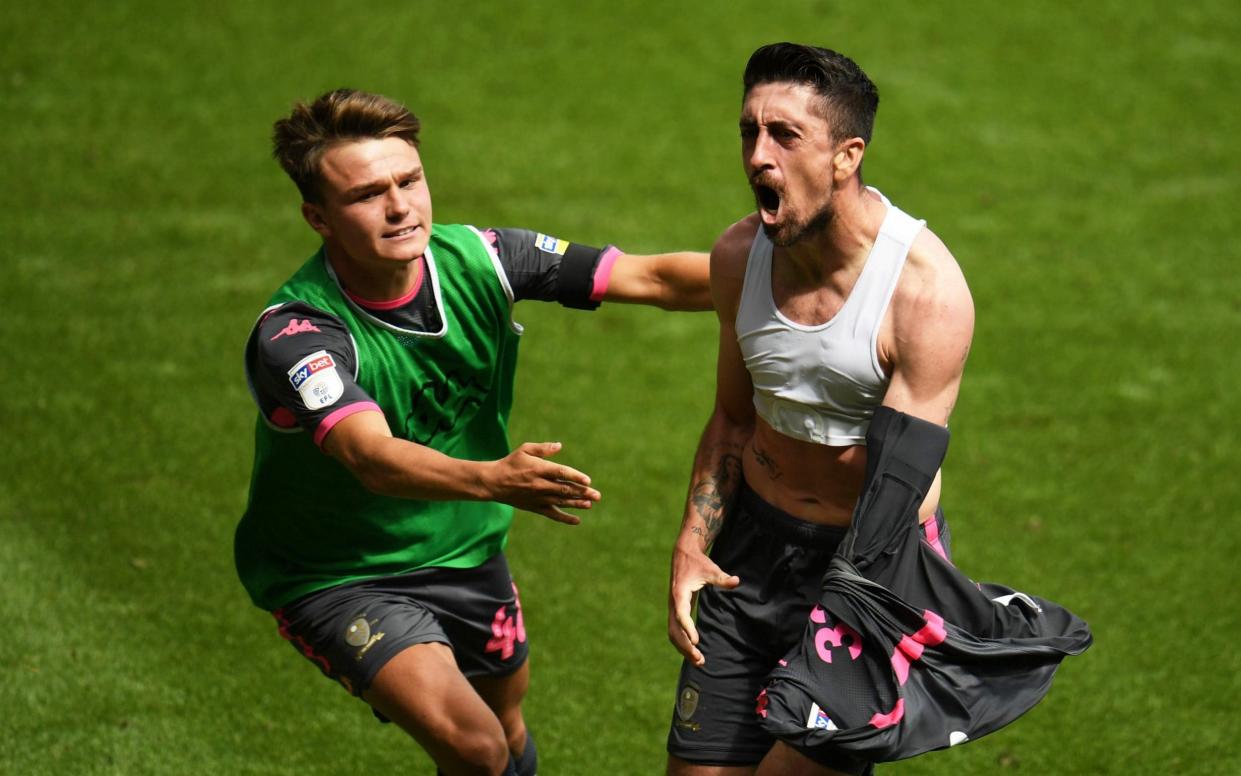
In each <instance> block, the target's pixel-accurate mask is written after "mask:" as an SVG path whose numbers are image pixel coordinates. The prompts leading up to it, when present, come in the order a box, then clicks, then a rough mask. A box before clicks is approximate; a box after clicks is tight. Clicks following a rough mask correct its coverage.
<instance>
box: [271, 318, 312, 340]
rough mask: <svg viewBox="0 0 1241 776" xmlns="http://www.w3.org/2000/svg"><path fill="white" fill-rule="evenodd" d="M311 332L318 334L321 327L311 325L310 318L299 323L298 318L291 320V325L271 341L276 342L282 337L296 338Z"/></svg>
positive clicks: (277, 333)
mask: <svg viewBox="0 0 1241 776" xmlns="http://www.w3.org/2000/svg"><path fill="white" fill-rule="evenodd" d="M311 331H314V332H317V331H319V327H318V326H315V325H314V324H313V323H311V322H310V319H309V318H307V319H306V320H304V321H299V320H297V319H296V318H290V319H289V325H288V326H285V327H284V328H283V329H281V330H280V331H278V332H276V335H275V336H274V337H272V338H271V340H270V341H273V342H274V341H275V340H278V339H280V338H281V337H294V336H297V335H298V334H305V333H307V332H311Z"/></svg>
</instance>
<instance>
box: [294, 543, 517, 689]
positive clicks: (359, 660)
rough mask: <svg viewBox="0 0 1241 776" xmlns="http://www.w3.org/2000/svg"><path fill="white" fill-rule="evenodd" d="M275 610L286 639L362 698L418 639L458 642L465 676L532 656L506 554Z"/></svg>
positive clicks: (339, 590)
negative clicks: (389, 664)
mask: <svg viewBox="0 0 1241 776" xmlns="http://www.w3.org/2000/svg"><path fill="white" fill-rule="evenodd" d="M273 614H274V615H275V617H276V622H277V623H278V624H279V628H280V635H281V636H283V637H284V638H285V639H287V640H288V641H289V643H290V644H292V645H293V647H294V648H295V649H297V651H298V652H300V653H301V654H302V655H303V656H304V657H306V658H307V659H308V660H310V661H311V662H312V663H314V664H315V665H316V666H318V667H319V670H321V671H322V672H323V673H324V675H326V676H327V677H328V678H330V679H334V680H336V681H338V682H340V683H341V684H342V685H343V686H344V687H345V689H346V690H348V691H349V692H351V693H353V694H354V695H358V696H360V695H362V693H364V692H365V691H366V690H367V688H369V687H370V685H371V682H372V681H373V680H374V678H375V674H377V673H378V672H379V669H381V668H383V666H384V665H385V664H386V663H387V662H388V661H389V660H391V659H392V658H393V657H395V656H396V655H397V654H398V653H400V652H401V651H402V650H405V649H406V648H408V647H411V646H414V645H415V644H427V643H431V642H438V643H441V644H447V645H448V646H450V647H452V650H453V655H454V656H455V658H456V660H457V666H458V667H459V668H460V669H461V672H462V673H463V674H465V675H466V676H505V675H507V674H510V673H512V672H513V671H516V670H517V669H518V668H520V667H521V665H522V663H524V662H525V661H526V657H527V656H528V654H529V645H528V643H527V641H526V629H525V625H524V623H523V622H522V615H521V602H520V600H519V599H518V597H517V587H516V585H514V584H513V579H512V577H511V576H510V575H509V568H508V561H507V560H506V559H505V557H504V553H500V554H498V555H496V556H495V557H493V558H491V559H490V560H488V561H487V562H486V563H484V564H483V565H481V566H478V567H476V568H471V569H451V568H426V569H419V570H417V571H413V572H410V573H408V574H401V575H399V576H392V577H380V578H376V579H368V580H364V581H362V582H353V583H350V584H346V585H340V586H339V587H332V588H328V589H327V590H320V591H317V592H315V593H311V594H310V595H308V596H305V597H303V598H300V599H298V600H297V601H294V602H293V603H291V604H289V605H287V606H285V607H283V608H281V609H278V610H276V611H275V612H273Z"/></svg>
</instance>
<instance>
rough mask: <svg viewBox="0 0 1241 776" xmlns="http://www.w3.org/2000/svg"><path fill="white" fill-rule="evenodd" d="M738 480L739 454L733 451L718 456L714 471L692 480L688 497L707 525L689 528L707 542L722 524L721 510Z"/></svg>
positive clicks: (738, 482) (725, 506)
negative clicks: (699, 478) (702, 477)
mask: <svg viewBox="0 0 1241 776" xmlns="http://www.w3.org/2000/svg"><path fill="white" fill-rule="evenodd" d="M740 484H741V458H740V457H738V456H737V455H735V454H733V453H724V454H723V455H721V456H720V458H719V461H718V463H717V465H716V467H715V471H714V472H712V473H711V474H709V475H707V477H706V478H705V479H703V480H702V481H700V482H697V483H695V484H694V487H693V489H692V490H691V491H690V501H691V503H693V505H694V508H695V509H696V510H697V511H698V514H699V515H701V516H702V519H703V521H704V522H705V523H706V529H705V530H700V529H698V528H697V527H695V528H693V529H691V530H692V532H693V533H696V534H699V535H701V536H702V538H703V539H704V540H705V541H706V542H707V544H710V543H711V542H712V541H713V540H714V539H715V535H716V534H718V533H719V532H720V526H721V525H723V524H724V510H725V508H727V506H728V504H729V503H730V502H731V501H732V499H733V496H735V495H736V494H737V487H738V486H739V485H740Z"/></svg>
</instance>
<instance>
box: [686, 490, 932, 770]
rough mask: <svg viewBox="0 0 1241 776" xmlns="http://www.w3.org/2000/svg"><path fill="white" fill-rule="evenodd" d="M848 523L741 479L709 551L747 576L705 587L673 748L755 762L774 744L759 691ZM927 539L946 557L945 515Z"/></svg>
mask: <svg viewBox="0 0 1241 776" xmlns="http://www.w3.org/2000/svg"><path fill="white" fill-rule="evenodd" d="M845 532H846V529H844V528H837V527H833V526H824V525H818V524H815V523H809V522H806V521H804V520H801V519H799V518H797V517H794V516H793V515H790V514H788V513H786V512H784V511H782V510H780V509H778V508H776V507H774V506H772V505H771V504H768V503H767V502H765V501H763V500H762V499H761V498H760V497H759V496H758V495H757V494H756V493H754V491H752V490H751V489H750V488H749V487H748V486H747V485H745V484H744V483H743V484H742V486H741V493H740V494H739V496H738V499H737V502H736V504H735V506H734V507H733V508H732V509H731V510H730V511H729V513H728V515H727V517H726V518H725V521H724V526H723V528H722V529H721V531H720V535H719V536H718V537H717V538H716V541H715V543H714V545H713V547H712V549H711V558H712V559H713V560H714V561H715V562H716V563H717V564H718V565H719V566H720V568H722V569H723V570H724V571H725V572H727V573H729V574H735V575H737V576H739V577H740V578H741V585H740V586H738V587H737V588H734V589H732V590H721V589H719V588H715V587H711V586H708V587H706V588H704V589H703V591H702V593H701V594H700V595H699V599H698V615H697V626H698V635H699V643H698V648H699V649H700V650H701V651H702V653H703V655H704V656H705V657H706V661H707V662H706V665H705V666H703V667H701V668H699V667H697V666H694V665H693V664H691V663H689V662H688V661H686V662H684V663H682V666H681V676H680V681H679V683H678V685H677V702H676V706H675V708H674V711H673V715H672V726H671V730H670V731H669V734H668V753H669V754H671V755H673V756H675V757H677V758H680V759H682V760H685V761H687V762H691V763H696V764H700V765H722V766H729V765H733V766H744V765H755V764H757V763H758V762H760V761H761V760H762V759H763V756H764V755H765V754H766V753H767V751H768V750H769V749H770V748H771V746H772V744H773V743H775V738H773V737H772V736H771V735H770V734H768V733H767V732H766V731H765V730H763V728H762V727H761V725H760V718H759V715H758V713H757V703H758V697H759V693H760V692H761V691H762V689H763V686H764V684H765V681H766V678H767V676H768V674H769V673H771V671H772V670H773V669H774V668H776V667H777V665H778V664H779V661H780V659H781V658H783V657H784V656H785V654H786V653H788V651H789V649H790V648H792V647H793V646H794V645H796V644H797V643H798V641H799V640H800V639H801V637H802V633H803V631H804V629H805V625H806V620H807V618H808V617H809V616H810V612H811V610H812V609H813V608H814V606H815V603H816V601H817V599H818V596H819V587H820V584H821V583H822V580H823V575H824V574H825V573H826V571H827V568H828V564H829V563H830V562H831V558H832V556H833V555H834V554H835V553H836V548H837V546H838V545H839V543H840V540H841V539H842V538H843V537H844V535H845ZM923 538H924V540H925V541H926V542H927V544H928V545H930V546H931V547H932V548H933V549H934V550H935V551H936V552H937V553H939V554H942V555H944V557H947V553H948V552H949V532H948V527H947V524H946V523H945V521H944V517H943V514H942V513H940V512H937V513H936V515H935V518H934V519H933V520H929V521H927V523H925V524H924V525H923ZM817 754H818V756H817V757H816V758H815V759H818V760H819V761H820V762H822V763H823V764H825V765H828V766H830V767H832V768H834V769H836V770H838V771H841V772H843V773H851V774H864V773H869V771H870V767H871V766H870V763H868V762H866V761H863V760H859V759H857V758H855V757H852V756H850V755H848V754H845V753H841V755H840V756H839V757H836V758H832V757H826V758H825V757H824V755H823V754H822V753H817Z"/></svg>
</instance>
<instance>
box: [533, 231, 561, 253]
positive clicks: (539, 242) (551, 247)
mask: <svg viewBox="0 0 1241 776" xmlns="http://www.w3.org/2000/svg"><path fill="white" fill-rule="evenodd" d="M534 245H535V247H536V248H538V249H539V250H541V251H547V252H548V253H554V254H556V255H558V256H563V255H564V252H565V251H567V250H569V243H567V242H565V241H564V240H561V239H560V238H559V237H552V236H551V235H550V234H543V233H541V232H540V233H539V234H537V235H535V237H534Z"/></svg>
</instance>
